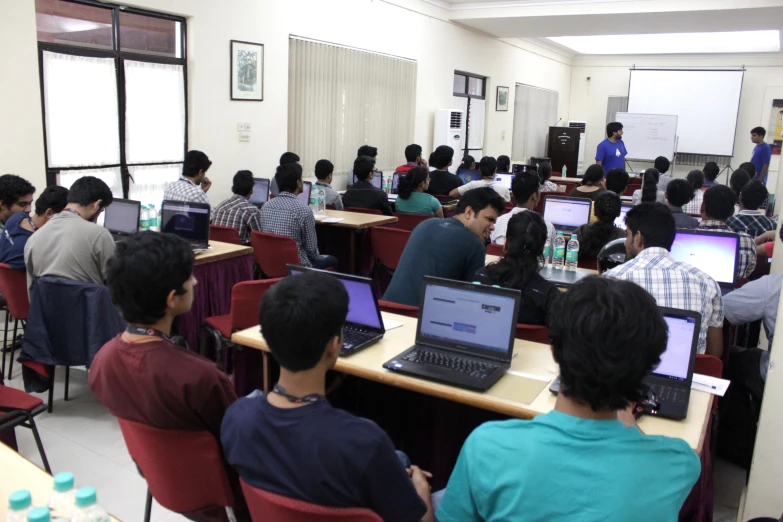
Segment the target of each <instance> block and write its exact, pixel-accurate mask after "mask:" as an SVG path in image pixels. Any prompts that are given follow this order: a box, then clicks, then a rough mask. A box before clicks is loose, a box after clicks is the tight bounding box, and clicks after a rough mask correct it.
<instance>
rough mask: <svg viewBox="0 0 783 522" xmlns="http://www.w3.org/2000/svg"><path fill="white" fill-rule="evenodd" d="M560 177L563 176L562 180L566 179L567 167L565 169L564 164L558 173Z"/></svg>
mask: <svg viewBox="0 0 783 522" xmlns="http://www.w3.org/2000/svg"><path fill="white" fill-rule="evenodd" d="M560 175H561V176H563V177H564V178H566V177H568V167H566V166H565V164H563V168H562V170H561V171H560Z"/></svg>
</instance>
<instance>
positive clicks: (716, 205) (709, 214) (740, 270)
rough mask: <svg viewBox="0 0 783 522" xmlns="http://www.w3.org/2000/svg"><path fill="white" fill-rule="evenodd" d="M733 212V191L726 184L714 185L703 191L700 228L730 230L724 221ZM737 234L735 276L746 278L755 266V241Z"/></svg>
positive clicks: (744, 234) (740, 233) (741, 233)
mask: <svg viewBox="0 0 783 522" xmlns="http://www.w3.org/2000/svg"><path fill="white" fill-rule="evenodd" d="M733 213H734V191H733V190H731V189H730V188H729V187H727V186H726V185H715V186H712V187H710V188H708V189H707V190H706V191H705V192H704V200H703V202H702V205H701V223H699V229H700V230H720V231H722V232H731V230H730V229H729V226H728V225H727V224H726V221H727V220H728V219H729V218H730V217H731V215H732V214H733ZM736 234H737V235H739V263H738V264H737V278H738V279H742V278H747V277H750V274H752V273H753V270H755V268H756V242H755V241H753V238H751V237H750V236H749V235H747V234H746V233H744V232H736Z"/></svg>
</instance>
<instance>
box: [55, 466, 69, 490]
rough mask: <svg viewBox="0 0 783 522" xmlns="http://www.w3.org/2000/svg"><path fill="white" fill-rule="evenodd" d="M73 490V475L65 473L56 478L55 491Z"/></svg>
mask: <svg viewBox="0 0 783 522" xmlns="http://www.w3.org/2000/svg"><path fill="white" fill-rule="evenodd" d="M71 489H73V473H71V472H68V471H66V472H63V473H58V474H57V475H55V476H54V490H55V491H61V492H62V491H68V490H71Z"/></svg>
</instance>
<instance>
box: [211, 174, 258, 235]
mask: <svg viewBox="0 0 783 522" xmlns="http://www.w3.org/2000/svg"><path fill="white" fill-rule="evenodd" d="M254 186H255V182H254V181H253V173H252V172H250V171H249V170H240V171H239V172H237V173H236V174H235V175H234V182H233V185H232V186H231V192H233V193H234V195H233V196H231V197H230V198H228V199H227V200H225V201H223V202H222V203H221V204H220V205H218V206H217V207H215V218H214V219H213V220H212V224H214V225H218V226H221V227H229V228H234V229H236V230H237V232H238V233H239V240H240V241H241V242H242V244H243V245H249V244H250V233H251V232H252V231H254V230H255V231H256V232H260V231H261V210H260V209H259V208H258V207H257V206H255V205H254V204H252V203H250V201H248V200H249V199H250V196H252V195H253V188H254Z"/></svg>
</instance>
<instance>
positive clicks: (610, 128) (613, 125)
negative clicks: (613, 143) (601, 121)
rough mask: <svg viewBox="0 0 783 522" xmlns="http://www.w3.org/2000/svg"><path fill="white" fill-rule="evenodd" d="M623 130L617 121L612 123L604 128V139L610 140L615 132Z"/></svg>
mask: <svg viewBox="0 0 783 522" xmlns="http://www.w3.org/2000/svg"><path fill="white" fill-rule="evenodd" d="M620 130H623V124H622V123H620V122H619V121H613V122H612V123H610V124H609V125H607V126H606V137H607V138H611V137H612V135H613V134H614V133H615V132H617V131H620Z"/></svg>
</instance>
